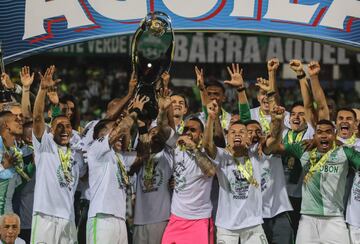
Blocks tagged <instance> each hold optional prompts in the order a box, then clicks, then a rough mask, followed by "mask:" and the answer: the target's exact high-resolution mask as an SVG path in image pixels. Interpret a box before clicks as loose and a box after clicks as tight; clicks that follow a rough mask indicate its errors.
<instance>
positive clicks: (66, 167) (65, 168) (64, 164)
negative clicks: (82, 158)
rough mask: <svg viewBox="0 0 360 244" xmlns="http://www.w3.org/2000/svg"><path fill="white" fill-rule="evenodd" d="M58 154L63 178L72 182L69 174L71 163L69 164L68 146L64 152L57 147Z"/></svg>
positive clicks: (69, 150)
mask: <svg viewBox="0 0 360 244" xmlns="http://www.w3.org/2000/svg"><path fill="white" fill-rule="evenodd" d="M58 154H59V158H60V165H61V169H62V172H63V174H64V179H65V181H66V182H67V183H69V184H70V183H71V182H72V178H73V177H72V175H71V165H70V159H71V149H70V148H69V147H68V148H67V149H66V154H64V152H63V150H62V149H61V148H60V147H58Z"/></svg>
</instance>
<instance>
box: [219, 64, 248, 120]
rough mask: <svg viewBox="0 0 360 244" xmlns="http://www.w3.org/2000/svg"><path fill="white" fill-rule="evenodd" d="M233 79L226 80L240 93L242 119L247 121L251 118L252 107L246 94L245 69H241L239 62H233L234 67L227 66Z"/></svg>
mask: <svg viewBox="0 0 360 244" xmlns="http://www.w3.org/2000/svg"><path fill="white" fill-rule="evenodd" d="M227 70H228V72H229V75H230V77H231V80H226V81H224V83H225V84H228V85H230V86H232V87H234V88H235V89H236V91H237V93H238V107H239V114H240V120H241V121H247V120H250V119H251V115H250V107H249V103H248V100H247V96H246V91H245V89H246V87H245V82H244V79H243V69H240V67H239V64H232V69H231V68H230V67H227Z"/></svg>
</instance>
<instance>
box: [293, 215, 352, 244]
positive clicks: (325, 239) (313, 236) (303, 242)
mask: <svg viewBox="0 0 360 244" xmlns="http://www.w3.org/2000/svg"><path fill="white" fill-rule="evenodd" d="M321 243H329V244H340V243H341V244H350V238H349V230H348V229H347V228H346V224H345V220H344V218H343V217H323V216H309V215H302V216H301V219H300V222H299V229H298V232H297V236H296V244H321Z"/></svg>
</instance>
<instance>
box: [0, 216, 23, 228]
mask: <svg viewBox="0 0 360 244" xmlns="http://www.w3.org/2000/svg"><path fill="white" fill-rule="evenodd" d="M8 217H14V218H16V220H17V221H18V223H19V229H20V224H21V222H20V217H19V215H17V214H16V213H6V214H3V215H1V216H0V226H2V225H3V224H4V220H5V218H8Z"/></svg>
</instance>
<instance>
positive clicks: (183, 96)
mask: <svg viewBox="0 0 360 244" xmlns="http://www.w3.org/2000/svg"><path fill="white" fill-rule="evenodd" d="M173 96H178V97H182V98H183V99H184V101H185V107H186V108H189V102H188V99H187V97H186V96H185V94H183V93H177V92H174V93H173V94H171V96H170V97H173Z"/></svg>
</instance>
